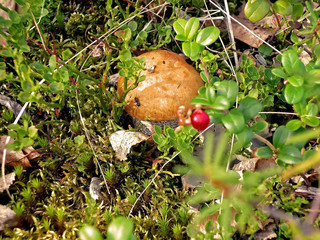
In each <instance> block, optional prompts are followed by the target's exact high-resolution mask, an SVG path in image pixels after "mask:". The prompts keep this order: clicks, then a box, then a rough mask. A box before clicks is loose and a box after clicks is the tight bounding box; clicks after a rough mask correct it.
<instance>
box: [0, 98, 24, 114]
mask: <svg viewBox="0 0 320 240" xmlns="http://www.w3.org/2000/svg"><path fill="white" fill-rule="evenodd" d="M0 104H1V105H3V106H6V107H7V108H8V109H9V110H11V111H12V112H13V113H14V115H15V116H18V115H19V112H20V111H21V109H22V107H21V105H20V104H19V103H17V102H15V101H13V100H11V98H9V97H7V96H5V95H0Z"/></svg>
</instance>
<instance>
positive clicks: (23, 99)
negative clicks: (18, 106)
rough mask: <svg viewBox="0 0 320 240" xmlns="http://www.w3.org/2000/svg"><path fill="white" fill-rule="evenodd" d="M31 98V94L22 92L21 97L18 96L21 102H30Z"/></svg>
mask: <svg viewBox="0 0 320 240" xmlns="http://www.w3.org/2000/svg"><path fill="white" fill-rule="evenodd" d="M30 97H31V94H30V93H27V92H21V93H19V96H18V98H19V100H20V101H21V102H28V101H29V99H30Z"/></svg>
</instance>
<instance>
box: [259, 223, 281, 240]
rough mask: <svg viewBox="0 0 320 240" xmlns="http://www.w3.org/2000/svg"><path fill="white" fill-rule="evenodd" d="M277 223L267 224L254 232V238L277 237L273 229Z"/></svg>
mask: <svg viewBox="0 0 320 240" xmlns="http://www.w3.org/2000/svg"><path fill="white" fill-rule="evenodd" d="M276 229H277V225H276V224H275V223H271V224H268V225H267V226H266V227H265V229H263V230H260V231H258V232H256V233H255V234H254V239H255V240H269V239H275V238H277V234H276V232H275V230H276Z"/></svg>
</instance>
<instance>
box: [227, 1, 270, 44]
mask: <svg viewBox="0 0 320 240" xmlns="http://www.w3.org/2000/svg"><path fill="white" fill-rule="evenodd" d="M244 6H245V4H243V6H242V8H241V11H240V14H239V15H238V16H234V15H232V17H234V18H235V19H237V20H238V21H239V22H241V23H242V24H243V25H245V26H246V27H247V28H249V29H250V30H251V31H252V32H254V33H255V34H256V35H258V36H259V37H260V38H262V39H263V40H266V39H267V38H268V37H269V36H272V34H273V29H274V28H275V24H274V16H270V17H265V18H264V19H262V20H261V21H258V22H251V21H250V20H249V19H248V18H247V17H246V16H245V14H244ZM266 26H269V28H266ZM232 28H233V32H234V37H235V38H236V39H238V40H240V41H242V42H244V43H246V44H248V45H249V46H252V47H255V48H258V47H259V46H260V45H261V44H262V43H263V42H262V41H261V40H260V39H258V38H256V37H255V36H253V35H252V34H251V33H249V32H248V30H246V29H245V28H243V27H242V26H240V25H239V24H238V23H237V22H235V21H232Z"/></svg>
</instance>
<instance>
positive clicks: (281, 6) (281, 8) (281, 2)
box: [272, 0, 293, 16]
mask: <svg viewBox="0 0 320 240" xmlns="http://www.w3.org/2000/svg"><path fill="white" fill-rule="evenodd" d="M272 8H273V10H275V11H276V12H278V13H280V14H281V15H284V16H289V15H290V14H291V13H292V10H293V7H292V4H291V3H289V1H285V0H278V1H276V2H275V3H274V4H273V5H272Z"/></svg>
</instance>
